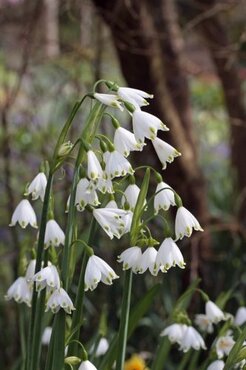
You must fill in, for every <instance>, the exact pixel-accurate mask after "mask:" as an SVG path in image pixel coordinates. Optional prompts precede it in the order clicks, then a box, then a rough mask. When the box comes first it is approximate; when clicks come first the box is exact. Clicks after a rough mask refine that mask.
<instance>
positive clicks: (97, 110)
mask: <svg viewBox="0 0 246 370" xmlns="http://www.w3.org/2000/svg"><path fill="white" fill-rule="evenodd" d="M104 110H105V106H104V105H103V104H101V103H99V102H96V103H95V105H94V107H93V108H92V110H91V112H90V114H89V116H88V119H87V121H86V124H85V128H84V130H83V131H82V134H81V139H82V140H81V144H80V146H79V152H78V155H77V159H76V163H75V168H74V175H73V182H72V190H71V194H70V203H69V210H68V220H67V227H66V234H65V235H66V236H65V243H64V248H63V256H62V267H61V272H62V276H61V277H62V282H63V287H64V289H65V290H66V291H67V290H68V285H69V259H70V246H71V244H72V243H73V235H74V233H73V230H74V227H73V225H74V223H75V218H76V207H75V206H74V203H75V194H76V186H77V183H78V181H79V170H80V165H81V163H82V162H83V160H84V157H85V155H86V152H85V149H84V145H83V141H85V142H87V143H88V144H90V143H91V142H92V141H93V139H94V137H95V134H96V132H97V129H98V126H99V123H100V121H101V118H102V115H103V112H104ZM52 337H53V339H52V347H50V348H49V352H50V351H51V353H52V354H51V355H50V354H49V357H50V356H51V357H52V358H53V360H52V366H51V369H52V370H57V369H59V370H62V369H63V368H64V357H63V356H62V354H63V353H64V343H65V314H64V312H63V310H60V311H59V312H58V313H57V315H56V319H55V322H54V326H53V331H52ZM48 369H49V368H48Z"/></svg>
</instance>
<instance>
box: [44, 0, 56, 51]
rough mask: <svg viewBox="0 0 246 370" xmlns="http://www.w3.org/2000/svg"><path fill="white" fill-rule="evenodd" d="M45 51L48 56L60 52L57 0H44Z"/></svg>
mask: <svg viewBox="0 0 246 370" xmlns="http://www.w3.org/2000/svg"><path fill="white" fill-rule="evenodd" d="M44 9H45V15H44V17H45V18H44V24H45V52H46V56H47V57H48V58H56V57H57V56H58V55H59V54H60V44H59V0H44Z"/></svg>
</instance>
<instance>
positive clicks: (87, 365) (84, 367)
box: [78, 360, 97, 370]
mask: <svg viewBox="0 0 246 370" xmlns="http://www.w3.org/2000/svg"><path fill="white" fill-rule="evenodd" d="M78 370H97V368H96V367H95V366H94V365H93V363H92V362H90V361H89V360H86V361H82V362H81V364H80V366H79V369H78Z"/></svg>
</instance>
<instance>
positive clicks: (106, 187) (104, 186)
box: [95, 178, 114, 194]
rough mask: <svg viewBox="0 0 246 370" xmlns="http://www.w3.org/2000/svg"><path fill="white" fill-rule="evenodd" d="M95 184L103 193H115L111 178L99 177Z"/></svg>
mask: <svg viewBox="0 0 246 370" xmlns="http://www.w3.org/2000/svg"><path fill="white" fill-rule="evenodd" d="M95 186H96V188H97V189H98V190H99V191H100V192H101V193H103V194H105V193H109V194H113V193H114V188H113V183H112V181H111V179H104V178H101V179H98V180H97V182H96V185H95Z"/></svg>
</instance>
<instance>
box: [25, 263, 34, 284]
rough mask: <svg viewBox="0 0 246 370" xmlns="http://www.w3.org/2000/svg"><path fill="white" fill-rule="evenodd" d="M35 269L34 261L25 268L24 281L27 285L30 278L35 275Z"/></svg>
mask: <svg viewBox="0 0 246 370" xmlns="http://www.w3.org/2000/svg"><path fill="white" fill-rule="evenodd" d="M35 268H36V260H31V261H30V262H29V264H28V266H27V269H26V275H25V278H26V281H27V282H28V283H30V282H32V278H33V276H34V273H35Z"/></svg>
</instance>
